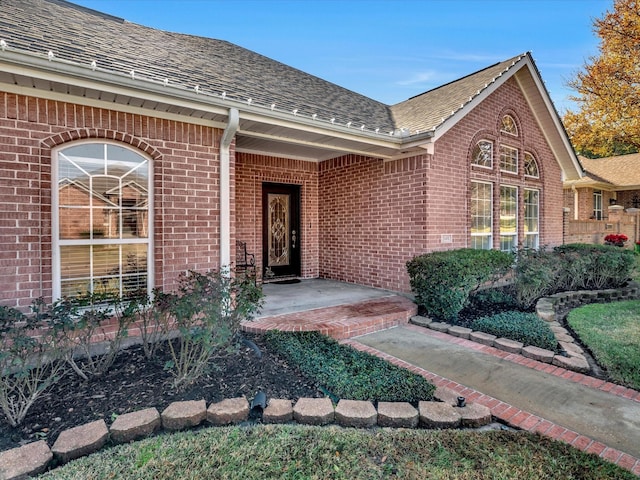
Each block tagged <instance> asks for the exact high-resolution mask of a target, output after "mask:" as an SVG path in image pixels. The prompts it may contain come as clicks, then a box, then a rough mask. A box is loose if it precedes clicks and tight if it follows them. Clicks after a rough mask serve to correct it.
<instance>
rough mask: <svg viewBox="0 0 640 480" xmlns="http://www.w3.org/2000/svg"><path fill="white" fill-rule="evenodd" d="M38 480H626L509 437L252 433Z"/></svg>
mask: <svg viewBox="0 0 640 480" xmlns="http://www.w3.org/2000/svg"><path fill="white" fill-rule="evenodd" d="M42 478H45V479H88V478H90V479H96V480H97V479H116V478H117V479H119V478H123V479H127V480H128V479H150V480H151V479H154V480H158V479H177V478H179V479H194V480H195V479H225V480H227V479H229V480H232V479H241V480H253V479H255V480H258V479H260V480H262V479H318V480H327V479H347V480H358V479H362V480H371V479H382V478H394V479H416V480H417V479H518V480H525V479H546V480H549V479H558V480H560V479H562V480H567V479H584V478H598V479H635V478H637V477H635V476H634V475H633V474H632V473H630V472H628V471H626V470H622V469H621V468H619V467H617V466H615V465H613V464H610V463H608V462H605V461H604V460H602V459H600V458H599V457H597V456H595V455H592V454H585V453H583V452H581V451H579V450H577V449H575V448H572V447H570V446H568V445H566V444H563V443H559V442H555V441H552V440H549V439H547V438H543V437H540V436H536V435H532V434H528V433H524V432H517V431H491V432H475V431H468V430H467V431H464V430H395V429H372V430H359V429H352V428H348V429H347V428H340V427H336V426H331V427H310V426H296V425H284V426H282V425H280V426H279V425H259V426H255V427H217V428H216V427H212V428H205V429H200V430H197V431H188V432H182V433H177V434H173V435H162V436H158V437H154V438H149V439H146V440H143V441H140V442H137V443H132V444H128V445H120V446H118V447H115V448H111V449H108V450H104V451H102V452H99V453H97V454H94V455H91V456H89V457H84V458H81V459H79V460H77V461H75V462H72V463H70V464H68V465H65V466H63V467H61V468H58V469H57V470H54V471H52V472H50V473H49V474H47V475H45V476H44V477H42Z"/></svg>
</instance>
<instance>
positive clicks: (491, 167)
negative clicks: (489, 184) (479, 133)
mask: <svg viewBox="0 0 640 480" xmlns="http://www.w3.org/2000/svg"><path fill="white" fill-rule="evenodd" d="M481 143H484V144H488V145H490V147H491V153H490V155H489V165H483V164H481V163H478V162H477V161H476V158H477V155H475V152H476V148H480V150H481V151H482V147H480V144H481ZM471 165H473V166H474V167H478V168H486V169H487V170H493V142H492V141H491V140H487V139H482V140H478V141H477V142H476V144H475V145H474V146H473V149H472V150H471Z"/></svg>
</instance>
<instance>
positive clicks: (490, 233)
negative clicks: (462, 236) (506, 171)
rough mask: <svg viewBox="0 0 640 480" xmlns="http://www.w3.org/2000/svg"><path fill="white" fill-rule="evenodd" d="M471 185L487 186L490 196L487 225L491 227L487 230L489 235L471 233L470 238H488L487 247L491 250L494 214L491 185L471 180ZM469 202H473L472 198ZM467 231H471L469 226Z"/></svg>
mask: <svg viewBox="0 0 640 480" xmlns="http://www.w3.org/2000/svg"><path fill="white" fill-rule="evenodd" d="M471 183H472V184H474V183H478V184H483V185H489V191H490V195H489V202H490V207H489V208H490V209H489V211H490V212H491V221H490V222H489V225H491V229H490V230H489V233H488V234H487V233H473V232H471V237H488V238H489V245H490V249H493V218H494V212H493V183H491V182H483V181H479V180H471ZM471 201H473V198H471ZM469 230H471V225H470V226H469Z"/></svg>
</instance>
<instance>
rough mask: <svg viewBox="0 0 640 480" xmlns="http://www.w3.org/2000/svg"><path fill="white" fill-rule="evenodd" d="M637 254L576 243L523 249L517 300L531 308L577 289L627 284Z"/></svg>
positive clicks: (518, 275) (516, 269)
mask: <svg viewBox="0 0 640 480" xmlns="http://www.w3.org/2000/svg"><path fill="white" fill-rule="evenodd" d="M635 256H636V254H635V253H634V252H632V251H631V250H626V249H624V248H620V247H615V246H610V245H590V244H582V243H573V244H567V245H560V246H558V247H555V248H554V249H553V250H551V251H549V250H528V249H524V250H520V251H519V252H518V260H517V262H516V267H515V290H516V299H517V301H518V304H519V305H520V307H521V308H524V309H527V308H530V307H531V306H532V305H533V304H534V303H535V302H536V301H537V300H538V299H539V298H540V297H543V296H546V295H553V294H554V293H558V292H565V291H573V290H602V289H607V288H618V287H621V286H622V285H624V284H625V283H626V282H627V281H628V280H629V279H630V278H631V274H632V272H633V269H634V266H635V263H636V259H635Z"/></svg>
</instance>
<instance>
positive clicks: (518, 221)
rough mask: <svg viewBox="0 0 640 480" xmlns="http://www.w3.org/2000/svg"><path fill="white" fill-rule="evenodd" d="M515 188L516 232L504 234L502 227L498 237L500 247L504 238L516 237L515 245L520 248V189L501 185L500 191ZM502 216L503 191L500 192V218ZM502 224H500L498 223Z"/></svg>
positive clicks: (514, 186)
mask: <svg viewBox="0 0 640 480" xmlns="http://www.w3.org/2000/svg"><path fill="white" fill-rule="evenodd" d="M503 187H504V188H513V189H515V191H516V231H515V233H502V226H501V225H500V227H499V232H498V237H499V238H500V245H502V237H514V239H515V241H514V245H515V246H516V248H517V246H518V229H519V228H520V215H518V213H519V205H520V202H519V198H518V195H519V189H518V187H517V186H516V185H504V184H501V185H500V190H502V188H503ZM501 215H502V191H500V205H499V216H501ZM498 223H499V224H500V222H498ZM500 250H502V248H501V247H500Z"/></svg>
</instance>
